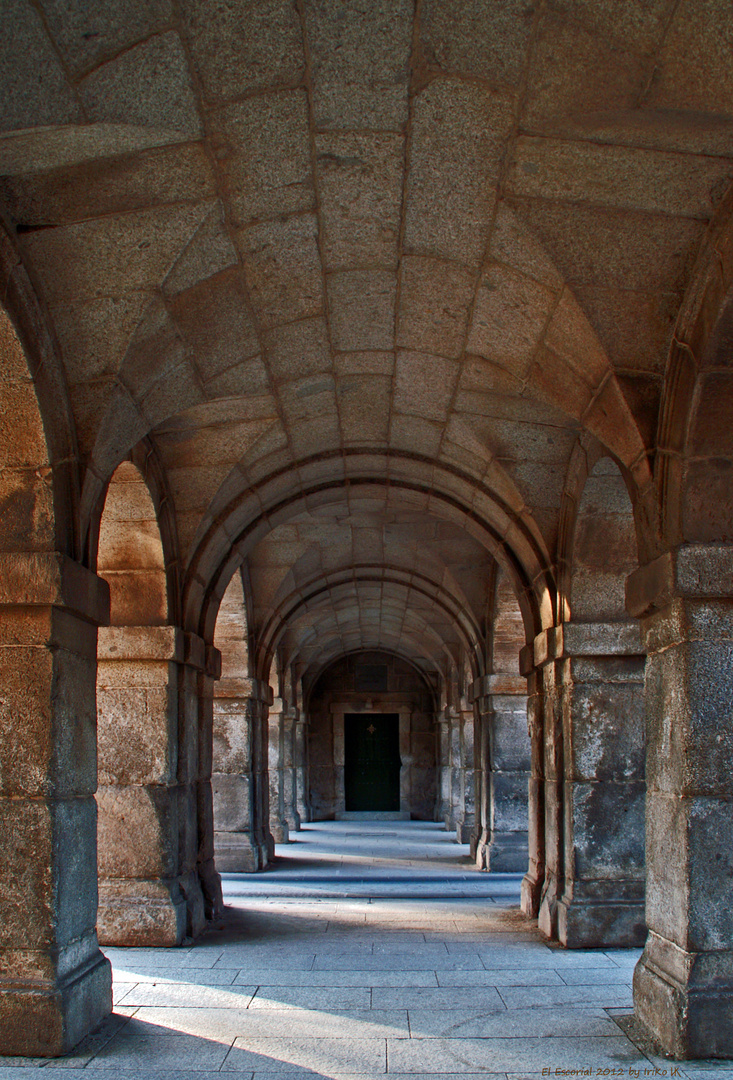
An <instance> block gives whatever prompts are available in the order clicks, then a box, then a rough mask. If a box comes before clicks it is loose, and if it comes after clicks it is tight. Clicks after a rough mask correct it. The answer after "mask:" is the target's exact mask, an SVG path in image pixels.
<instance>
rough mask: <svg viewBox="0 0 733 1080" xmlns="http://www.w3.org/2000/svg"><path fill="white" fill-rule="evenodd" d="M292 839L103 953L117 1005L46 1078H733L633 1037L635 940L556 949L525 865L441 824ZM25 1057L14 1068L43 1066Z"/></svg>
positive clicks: (357, 828)
mask: <svg viewBox="0 0 733 1080" xmlns="http://www.w3.org/2000/svg"><path fill="white" fill-rule="evenodd" d="M293 849H295V850H293ZM279 852H280V856H281V858H280V859H278V861H277V862H276V863H275V865H274V868H273V869H272V870H270V871H268V872H266V873H265V874H262V875H257V876H247V877H245V876H243V875H234V874H232V875H226V876H225V880H224V892H225V897H226V901H227V905H228V906H227V910H226V914H225V916H224V918H223V919H222V921H221V923H220V924H219V926H217V928H216V929H213V930H211V931H210V932H209V933H208V934H206V935H205V936H204V937H202V938H201V939H199V940H198V941H197V942H196V943H195V944H193V945H188V946H184V947H183V948H181V949H175V950H160V949H158V950H156V949H109V950H106V951H107V955H108V956H109V958H110V959H111V960H112V964H113V969H114V987H115V1002H116V1005H115V1012H114V1015H113V1017H111V1018H110V1019H109V1020H108V1021H107V1022H106V1023H105V1025H104V1028H103V1030H102V1031H101V1032H100V1033H99V1034H97V1035H95V1036H92V1037H90V1038H88V1039H87V1040H86V1041H85V1043H84V1044H82V1045H81V1046H80V1047H79V1048H78V1049H77V1051H76V1052H75V1053H73V1054H72V1055H71V1056H69V1057H67V1058H62V1059H60V1060H58V1061H56V1062H50V1063H46V1064H44V1065H43V1073H42V1076H45V1077H46V1080H50V1078H51V1077H58V1080H72V1078H73V1077H74V1076H76V1075H77V1071H78V1076H79V1078H80V1080H82V1078H83V1080H106V1078H108V1077H110V1076H112V1075H116V1076H118V1077H119V1078H120V1080H142V1078H143V1077H152V1078H153V1080H174V1078H188V1080H208V1078H209V1077H210V1076H213V1075H214V1074H220V1073H221V1074H223V1075H224V1076H225V1077H227V1076H231V1077H232V1078H234V1080H253V1078H254V1080H286V1078H287V1080H308V1078H311V1080H316V1078H320V1077H323V1078H325V1080H329V1078H330V1080H340V1078H347V1077H359V1078H360V1080H369V1078H371V1077H378V1076H383V1075H384V1074H385V1073H387V1074H389V1075H395V1076H403V1077H404V1080H418V1078H420V1077H430V1078H431V1080H449V1078H450V1077H455V1076H461V1077H466V1078H470V1077H471V1076H474V1077H476V1078H478V1077H479V1076H481V1077H484V1076H487V1075H488V1076H494V1077H496V1080H505V1078H506V1080H518V1078H519V1077H527V1078H530V1077H531V1078H532V1080H534V1078H535V1077H536V1078H537V1080H541V1077H542V1076H543V1075H553V1076H554V1075H568V1074H567V1073H562V1072H559V1073H557V1074H556V1073H555V1070H556V1069H558V1070H568V1069H569V1070H576V1069H584V1070H587V1069H591V1070H592V1072H591V1074H590V1075H593V1076H615V1077H626V1078H627V1080H632V1078H634V1077H641V1078H644V1077H649V1076H652V1075H654V1074H653V1073H652V1072H651V1071H650V1072H645V1071H644V1070H651V1069H653V1068H655V1067H656V1068H659V1069H661V1070H663V1071H662V1072H661V1073H657V1074H656V1075H657V1076H658V1077H659V1076H667V1077H670V1076H672V1075H676V1076H678V1077H681V1078H682V1080H685V1078H689V1080H730V1077H731V1076H732V1075H733V1070H731V1069H730V1068H729V1066H728V1065H727V1064H726V1063H725V1062H707V1063H705V1062H694V1063H691V1062H687V1063H683V1064H682V1065H681V1067H680V1063H674V1062H670V1061H667V1060H665V1059H662V1058H659V1057H656V1056H655V1055H654V1054H653V1052H651V1050H650V1048H649V1047H648V1046H646V1047H645V1049H644V1050H640V1049H638V1047H637V1046H636V1045H634V1043H633V1042H632V1041H630V1039H629V1038H628V1037H627V1035H626V1034H625V1030H627V1024H628V1021H629V1019H630V1017H631V1014H632V1000H631V975H632V971H633V967H634V965H635V963H636V961H637V960H638V957H639V950H637V949H626V950H619V949H610V950H609V949H606V950H603V949H598V950H571V951H565V950H562V949H559V948H557V947H556V946H555V947H550V946H549V945H548V944H547V943H546V942H545V941H544V940H543V939H542V936H541V935H540V934H539V933H538V931H537V930H536V928H533V927H532V926H531V925H530V924H529V922H528V920H527V919H526V918H524V917H522V916H521V915H520V914H519V912H518V901H519V885H520V880H521V879H520V877H519V875H508V874H507V875H487V874H479V873H477V872H476V871H475V870H474V871H469V872H468V873H466V855H467V851H466V849H465V848H462V847H461V845H457V844H455V843H454V842H452V841H451V837H450V836H449V835H448V834H447V833H446V831H445V830H444V829H443V828H442V827H440V826H435V825H425V824H422V823H419V822H390V823H375V822H373V821H370V822H364V823H361V822H360V823H355V822H351V821H350V822H337V823H334V822H328V823H322V824H321V825H318V826H309V827H308V828H307V830H305V831H304V832H303V833H302V834H299V836H298V843H297V844H295V845H292V846H291V845H288V846H287V847H282V848H280V849H279ZM431 878H432V879H433V881H434V883H435V885H437V886H438V887H437V888H436V887H434V886H431V884H430V879H431ZM299 882H300V886H299ZM443 889H444V892H445V895H443V897H442V898H441V897H440V896H439V894H440V892H441V891H442V890H443ZM319 896H320V898H319ZM12 1064H13V1066H15V1067H14V1068H7V1067H6V1066H0V1078H2V1080H6V1077H10V1080H20V1075H21V1074H20V1073H19V1072H18V1071H17V1066H19V1065H24V1066H27V1071H26V1069H23V1070H22V1075H23V1076H26V1075H35V1072H36V1068H37V1067H38V1066H39V1065H40V1064H42V1063H41V1062H37V1061H36V1062H33V1061H30V1060H28V1061H23V1060H20V1061H18V1060H17V1059H16V1060H13V1062H12ZM676 1067H677V1068H679V1071H678V1072H676V1073H674V1074H673V1073H672V1072H671V1070H672V1069H673V1068H676ZM548 1068H549V1069H551V1070H552V1072H551V1073H550V1074H547V1073H544V1074H543V1069H548ZM113 1070H114V1072H113ZM596 1070H611V1071H610V1072H605V1071H601V1072H597V1071H596ZM571 1075H572V1074H571Z"/></svg>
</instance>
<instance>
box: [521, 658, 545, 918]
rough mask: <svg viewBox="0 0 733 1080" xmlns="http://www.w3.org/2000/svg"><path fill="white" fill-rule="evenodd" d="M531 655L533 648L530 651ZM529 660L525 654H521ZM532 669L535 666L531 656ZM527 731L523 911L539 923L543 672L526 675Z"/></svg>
mask: <svg viewBox="0 0 733 1080" xmlns="http://www.w3.org/2000/svg"><path fill="white" fill-rule="evenodd" d="M527 648H528V649H529V650H530V651H531V647H529V646H528V647H527ZM522 655H523V658H525V659H526V658H527V653H526V650H522ZM530 663H531V665H533V664H534V657H533V656H532V659H531V662H530ZM526 678H527V731H528V733H529V746H530V768H529V783H528V791H527V803H528V812H527V847H528V859H527V873H526V874H525V875H524V877H523V879H522V898H521V907H522V911H523V912H524V914H525V915H528V916H529V917H530V918H534V919H536V918H537V916H538V915H539V911H540V903H541V901H542V888H543V885H544V882H545V759H544V738H543V732H544V680H543V677H542V669H539V670H538V669H536V668H534V667H533V666H530V667H529V670H527V671H526Z"/></svg>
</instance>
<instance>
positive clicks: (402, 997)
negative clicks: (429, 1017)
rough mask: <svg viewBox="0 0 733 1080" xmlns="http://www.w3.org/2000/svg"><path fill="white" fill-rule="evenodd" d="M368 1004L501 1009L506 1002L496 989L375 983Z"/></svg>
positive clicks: (380, 1007) (406, 1006) (402, 1006)
mask: <svg viewBox="0 0 733 1080" xmlns="http://www.w3.org/2000/svg"><path fill="white" fill-rule="evenodd" d="M372 1006H373V1008H375V1009H398V1008H404V1009H421V1008H423V1009H444V1010H450V1011H453V1010H456V1009H470V1008H481V1009H485V1010H486V1011H497V1012H505V1011H506V1005H505V1004H504V1002H503V1001H502V999H501V997H500V996H499V992H498V990H495V989H494V988H493V987H490V986H482V987H470V988H469V987H437V988H432V987H419V986H418V987H414V986H405V987H402V988H400V989H396V988H394V987H386V986H379V987H377V986H375V987H374V989H373V990H372Z"/></svg>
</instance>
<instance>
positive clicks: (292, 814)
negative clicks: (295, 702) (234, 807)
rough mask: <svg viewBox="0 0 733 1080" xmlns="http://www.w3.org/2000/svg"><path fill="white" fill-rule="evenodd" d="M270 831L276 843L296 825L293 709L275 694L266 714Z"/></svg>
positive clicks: (298, 821)
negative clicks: (267, 715) (275, 696)
mask: <svg viewBox="0 0 733 1080" xmlns="http://www.w3.org/2000/svg"><path fill="white" fill-rule="evenodd" d="M268 727H269V740H270V745H269V771H270V832H271V833H272V835H273V837H274V839H275V842H276V843H278V844H282V843H287V840H288V837H289V834H290V832H291V831H292V832H296V831H297V830H298V829H299V828H300V816H299V814H298V808H297V805H296V802H297V780H296V775H295V764H294V763H295V753H296V752H295V712H294V710H292V709H289V708H288V706H287V704H286V703H285V702H284V701H283V699H282V698H275V699H274V701H273V705H272V708H271V709H270V713H269V717H268Z"/></svg>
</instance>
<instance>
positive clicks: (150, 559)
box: [97, 461, 205, 945]
mask: <svg viewBox="0 0 733 1080" xmlns="http://www.w3.org/2000/svg"><path fill="white" fill-rule="evenodd" d="M98 569H99V574H100V576H102V577H103V578H104V579H105V580H106V581H107V582H108V584H109V587H110V597H111V608H110V626H109V627H107V628H104V629H103V630H101V631H100V634H99V646H98V667H97V724H98V740H99V765H98V768H99V789H98V792H97V805H98V812H99V824H98V835H99V915H98V927H99V935H100V940H101V941H102V943H103V944H108V945H178V944H180V942H181V941H182V940H183V938H184V937H186V936H187V935H188V936H193V935H195V934H197V933H199V932H200V931H201V929H202V928H203V926H204V921H205V919H204V904H203V896H202V893H201V887H200V884H199V880H198V877H197V874H196V861H197V852H198V839H197V823H196V818H195V815H192V814H191V813H189V812H187V806H189V805H191V804H193V805H194V806H195V803H196V790H195V784H196V772H195V767H193V766H192V763H191V761H190V742H189V740H191V739H192V738H194V737H195V727H194V730H192V731H190V732H186V731H185V730H183V731H181V730H179V717H180V712H181V708H180V706H181V698H182V697H183V696H184V694H185V684H184V679H185V675H184V671H183V660H184V649H185V643H184V640H183V635H182V634H181V631H180V630H177V629H176V628H175V626H172V625H171V620H170V617H169V600H168V589H167V574H166V559H165V556H164V552H163V545H162V541H161V536H160V530H159V526H158V516H157V514H156V510H155V506H154V504H153V500H152V497H151V494H150V491H149V490H148V487H147V485H146V483H145V480H144V479H143V476H142V475H141V473H140V471H139V470H138V468H137V467H136V465H134V464H133V463H132V462H130V461H126V462H123V463H122V464H121V465H119V466H118V468H117V469H116V470H115V473H114V475H113V477H112V479H111V481H110V484H109V487H108V490H107V497H106V501H105V504H104V510H103V512H102V516H101V521H100V530H99V547H98Z"/></svg>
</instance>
